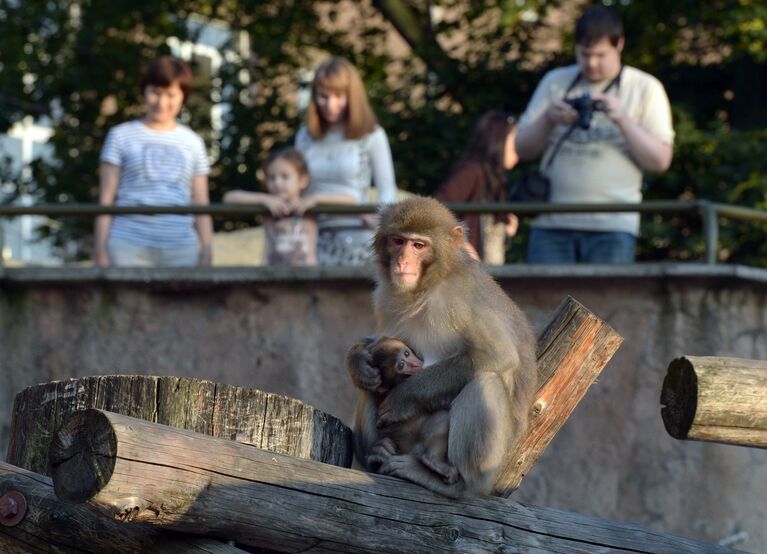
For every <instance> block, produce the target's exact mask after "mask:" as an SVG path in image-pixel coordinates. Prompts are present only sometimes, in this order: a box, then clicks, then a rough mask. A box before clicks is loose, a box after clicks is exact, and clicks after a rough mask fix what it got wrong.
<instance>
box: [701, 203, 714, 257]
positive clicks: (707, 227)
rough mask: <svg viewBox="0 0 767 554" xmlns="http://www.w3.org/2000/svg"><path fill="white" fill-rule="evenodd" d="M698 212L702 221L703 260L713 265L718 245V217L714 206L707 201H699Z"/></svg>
mask: <svg viewBox="0 0 767 554" xmlns="http://www.w3.org/2000/svg"><path fill="white" fill-rule="evenodd" d="M698 212H700V217H701V219H702V220H703V240H704V241H705V251H704V252H703V258H704V260H705V261H706V263H707V264H715V263H716V261H717V257H718V256H717V254H718V244H719V217H718V216H717V211H716V206H714V204H713V203H712V202H709V201H708V200H699V201H698Z"/></svg>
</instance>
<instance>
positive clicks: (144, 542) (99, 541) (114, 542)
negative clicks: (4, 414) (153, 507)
mask: <svg viewBox="0 0 767 554" xmlns="http://www.w3.org/2000/svg"><path fill="white" fill-rule="evenodd" d="M10 492H14V493H19V494H21V495H22V496H23V497H24V499H25V504H26V509H25V510H23V512H22V513H21V520H20V521H18V522H17V523H15V524H14V525H11V526H6V525H5V523H6V521H1V522H0V523H2V524H0V552H2V553H3V554H15V553H24V554H29V553H37V552H40V553H46V552H47V553H50V552H56V553H57V554H64V553H70V552H71V553H72V554H82V553H83V552H94V553H102V552H109V553H112V554H113V553H126V554H127V553H135V552H152V553H154V554H174V553H178V552H185V553H188V554H245V551H244V550H240V549H239V548H235V547H234V546H231V545H229V544H227V543H225V542H221V541H218V540H213V539H208V538H199V537H188V536H182V535H179V534H177V533H171V532H166V531H164V530H162V529H158V528H157V527H156V526H151V525H144V524H141V523H136V524H133V525H124V524H122V523H121V522H119V521H115V520H113V519H110V518H105V517H103V516H102V515H101V514H99V512H98V511H97V509H96V508H95V507H94V506H92V505H90V504H71V503H66V502H63V501H61V500H59V499H58V498H56V496H55V495H54V494H53V484H52V483H51V479H50V478H49V477H45V476H43V475H38V474H36V473H32V472H29V471H27V470H25V469H21V468H18V467H16V466H12V465H9V464H5V463H2V462H0V497H2V495H4V494H6V493H10Z"/></svg>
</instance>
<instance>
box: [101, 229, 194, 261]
mask: <svg viewBox="0 0 767 554" xmlns="http://www.w3.org/2000/svg"><path fill="white" fill-rule="evenodd" d="M107 252H108V253H109V258H110V259H111V261H112V265H113V266H114V267H192V266H196V265H197V260H198V259H199V257H200V246H199V245H198V244H188V245H183V246H172V247H164V248H163V247H157V246H144V245H142V244H136V243H133V242H131V241H129V240H125V239H121V238H116V237H112V236H110V237H109V238H108V239H107Z"/></svg>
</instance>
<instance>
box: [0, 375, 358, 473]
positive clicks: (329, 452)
mask: <svg viewBox="0 0 767 554" xmlns="http://www.w3.org/2000/svg"><path fill="white" fill-rule="evenodd" d="M85 408H98V409H103V410H108V411H111V412H116V413H120V414H125V415H129V416H132V417H136V418H139V419H145V420H147V421H153V422H156V423H162V424H165V425H172V426H174V427H179V428H181V429H189V430H191V431H196V432H198V433H203V434H206V435H211V436H214V437H220V438H225V439H231V438H236V440H239V441H241V442H247V443H249V444H253V445H255V446H258V447H260V448H264V449H266V450H272V451H274V452H279V453H281V454H289V455H291V456H297V457H299V458H307V459H312V460H316V461H320V462H325V463H329V464H334V465H341V466H345V467H350V466H351V461H352V444H351V430H350V429H349V428H348V427H347V426H346V425H344V424H343V423H341V421H340V420H338V419H337V418H335V417H333V416H331V415H329V414H327V413H325V412H321V411H319V410H316V409H315V408H313V407H311V406H309V405H307V404H304V403H303V402H300V401H298V400H295V399H293V398H288V397H285V396H280V395H277V394H270V393H267V392H263V391H260V390H255V389H246V388H243V387H236V386H232V385H224V384H221V383H213V382H211V381H204V380H199V379H192V378H187V377H181V378H179V377H158V376H150V375H100V376H95V377H83V378H78V379H67V380H65V381H56V382H52V383H46V384H42V385H35V386H32V387H28V388H27V389H24V390H23V391H21V392H19V393H18V394H17V395H16V396H15V398H14V401H13V412H12V417H11V438H10V443H9V447H8V455H7V457H6V459H7V461H8V462H9V463H11V464H13V465H16V466H19V467H23V468H25V469H28V470H30V471H34V472H36V473H41V474H44V475H50V468H49V467H48V445H49V444H50V441H51V437H53V435H54V433H55V431H56V430H57V429H58V427H59V426H60V425H61V422H62V421H63V420H64V418H65V417H66V416H67V415H68V414H70V413H72V412H73V411H75V410H81V409H85Z"/></svg>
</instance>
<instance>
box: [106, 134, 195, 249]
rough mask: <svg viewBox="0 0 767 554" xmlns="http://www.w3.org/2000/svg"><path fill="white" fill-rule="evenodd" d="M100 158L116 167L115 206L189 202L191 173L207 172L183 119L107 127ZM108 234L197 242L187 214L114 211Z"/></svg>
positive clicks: (152, 242) (153, 242)
mask: <svg viewBox="0 0 767 554" xmlns="http://www.w3.org/2000/svg"><path fill="white" fill-rule="evenodd" d="M101 161H102V162H107V163H110V164H112V165H116V166H118V167H119V168H120V182H119V184H118V186H117V197H116V198H115V205H117V206H188V205H189V204H190V203H191V200H192V179H193V178H194V177H195V176H197V175H207V174H208V173H210V167H209V165H208V157H207V153H206V151H205V143H204V142H203V140H202V138H200V136H199V135H198V134H197V133H195V132H194V131H192V130H191V129H189V127H186V126H184V125H181V124H179V125H176V128H175V129H173V130H172V131H155V130H152V129H150V128H149V127H147V126H146V125H144V124H143V123H142V122H141V121H139V120H134V121H128V122H126V123H122V124H120V125H117V126H115V127H112V129H110V130H109V134H107V138H106V141H105V142H104V147H103V149H102V150H101ZM109 232H110V235H111V236H114V237H119V238H122V239H125V240H129V241H131V242H134V243H136V244H141V245H145V246H159V247H172V246H180V245H189V244H197V235H196V233H195V231H194V216H192V215H173V214H161V215H129V216H115V217H114V218H113V220H112V226H111V228H110V231H109Z"/></svg>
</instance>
